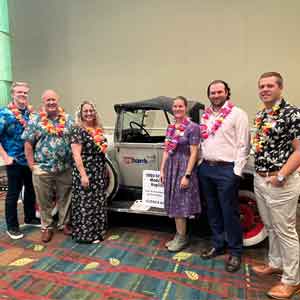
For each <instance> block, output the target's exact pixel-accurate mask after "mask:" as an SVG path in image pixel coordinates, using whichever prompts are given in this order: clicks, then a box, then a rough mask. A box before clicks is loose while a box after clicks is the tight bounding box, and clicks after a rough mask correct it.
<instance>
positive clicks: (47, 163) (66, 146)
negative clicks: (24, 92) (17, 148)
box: [22, 114, 74, 173]
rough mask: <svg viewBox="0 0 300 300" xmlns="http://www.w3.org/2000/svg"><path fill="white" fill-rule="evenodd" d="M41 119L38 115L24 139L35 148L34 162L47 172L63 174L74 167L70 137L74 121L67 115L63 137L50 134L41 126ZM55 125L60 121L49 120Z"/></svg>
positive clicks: (24, 134) (30, 123)
mask: <svg viewBox="0 0 300 300" xmlns="http://www.w3.org/2000/svg"><path fill="white" fill-rule="evenodd" d="M40 121H41V118H40V116H39V115H36V116H35V117H34V118H33V119H32V120H31V121H30V122H29V123H28V126H27V127H26V129H25V130H24V132H23V135H22V139H23V140H25V141H28V142H30V143H31V144H32V145H33V147H34V161H35V163H37V164H38V165H39V167H40V168H41V169H42V170H43V171H46V172H51V173H52V172H53V173H56V172H62V171H65V170H66V169H68V168H71V166H72V162H73V159H72V152H71V143H70V135H71V130H72V126H73V123H74V122H73V119H72V118H71V117H70V116H69V115H68V114H66V123H65V128H64V131H63V135H62V136H58V135H56V134H50V133H49V132H48V131H46V129H45V128H44V127H43V126H42V124H41V122H40ZM49 122H53V124H54V125H56V124H57V123H58V119H56V120H49Z"/></svg>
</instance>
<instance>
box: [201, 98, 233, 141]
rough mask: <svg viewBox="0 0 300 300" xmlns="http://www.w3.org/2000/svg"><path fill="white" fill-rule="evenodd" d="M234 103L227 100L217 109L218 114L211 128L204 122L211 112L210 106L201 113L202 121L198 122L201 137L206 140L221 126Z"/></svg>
mask: <svg viewBox="0 0 300 300" xmlns="http://www.w3.org/2000/svg"><path fill="white" fill-rule="evenodd" d="M233 107H234V104H233V103H232V102H230V101H227V102H226V104H225V105H224V106H223V107H222V108H221V109H220V110H219V114H218V117H217V119H216V120H215V122H214V124H213V125H212V127H211V129H209V128H208V126H207V125H206V124H205V122H206V121H208V120H209V118H210V117H211V115H212V114H213V110H212V108H211V107H207V108H206V109H205V111H204V113H203V115H202V119H203V120H204V122H203V123H201V124H200V129H201V138H202V139H203V140H206V139H207V138H208V137H209V136H210V135H215V134H216V132H217V130H218V129H219V128H220V127H221V125H222V124H223V122H224V120H225V119H226V117H227V116H228V115H229V114H230V113H231V111H232V109H233Z"/></svg>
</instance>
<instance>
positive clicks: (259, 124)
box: [252, 104, 280, 153]
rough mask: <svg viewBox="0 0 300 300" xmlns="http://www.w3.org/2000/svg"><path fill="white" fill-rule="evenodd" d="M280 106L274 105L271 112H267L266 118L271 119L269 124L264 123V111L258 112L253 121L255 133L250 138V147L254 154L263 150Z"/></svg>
mask: <svg viewBox="0 0 300 300" xmlns="http://www.w3.org/2000/svg"><path fill="white" fill-rule="evenodd" d="M279 109H280V106H279V105H277V104H276V105H274V106H273V107H272V111H270V112H268V116H269V117H270V118H271V119H272V120H271V122H265V121H264V120H263V119H264V113H265V110H262V111H260V112H259V113H258V114H257V116H256V118H255V121H254V128H255V133H254V135H253V137H252V146H253V149H254V151H255V152H256V153H259V152H261V151H262V150H263V148H264V145H265V143H266V141H267V140H268V137H269V134H270V132H271V129H272V127H273V123H274V122H275V120H274V119H275V117H276V116H277V115H278V113H279Z"/></svg>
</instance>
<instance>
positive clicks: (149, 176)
mask: <svg viewBox="0 0 300 300" xmlns="http://www.w3.org/2000/svg"><path fill="white" fill-rule="evenodd" d="M142 201H143V203H144V204H145V205H149V206H152V207H158V208H164V186H163V185H162V184H161V183H160V181H159V171H153V170H144V171H143V200H142Z"/></svg>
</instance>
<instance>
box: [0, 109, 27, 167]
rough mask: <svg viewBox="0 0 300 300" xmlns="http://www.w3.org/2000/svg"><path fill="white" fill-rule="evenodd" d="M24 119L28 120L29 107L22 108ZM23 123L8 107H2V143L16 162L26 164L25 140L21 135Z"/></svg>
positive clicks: (0, 141) (0, 137) (0, 113)
mask: <svg viewBox="0 0 300 300" xmlns="http://www.w3.org/2000/svg"><path fill="white" fill-rule="evenodd" d="M20 112H21V114H22V117H23V119H24V120H25V121H26V122H28V121H29V117H30V113H29V111H28V110H27V109H20ZM23 131H24V127H23V125H22V124H21V123H20V122H19V121H18V120H17V119H16V117H15V116H14V114H13V113H12V111H11V110H10V109H9V108H8V107H2V108H0V143H1V145H2V147H3V148H4V150H5V151H6V152H7V155H8V156H10V157H12V158H13V159H14V160H15V162H16V163H18V164H20V165H23V166H26V165H27V160H26V157H25V153H24V141H23V140H22V139H21V135H22V133H23Z"/></svg>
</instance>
